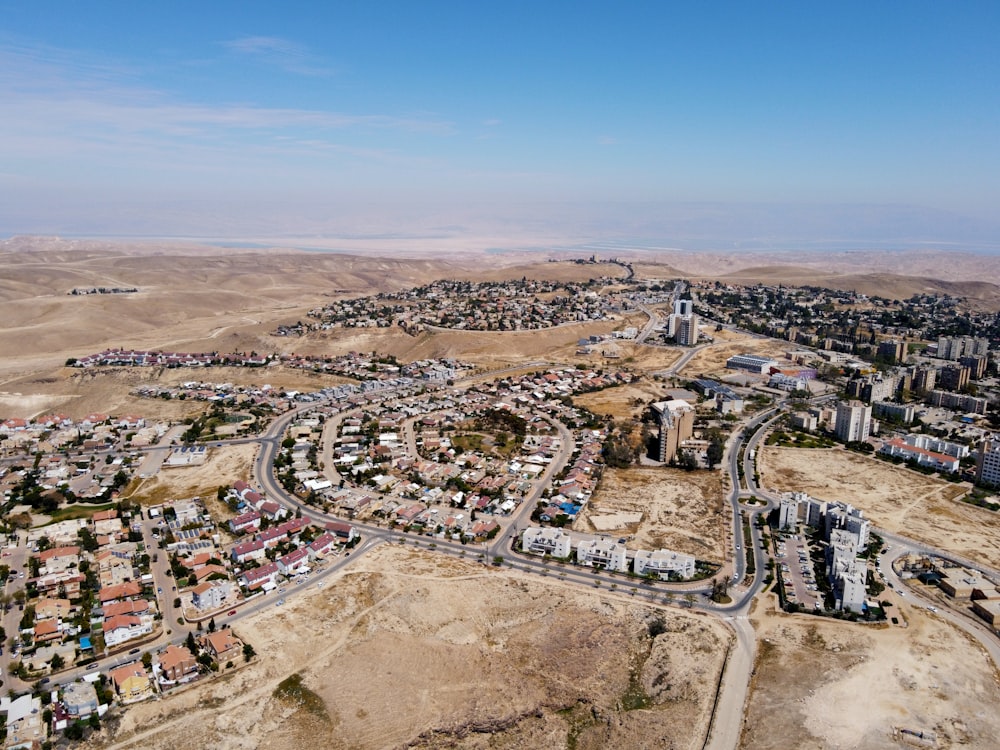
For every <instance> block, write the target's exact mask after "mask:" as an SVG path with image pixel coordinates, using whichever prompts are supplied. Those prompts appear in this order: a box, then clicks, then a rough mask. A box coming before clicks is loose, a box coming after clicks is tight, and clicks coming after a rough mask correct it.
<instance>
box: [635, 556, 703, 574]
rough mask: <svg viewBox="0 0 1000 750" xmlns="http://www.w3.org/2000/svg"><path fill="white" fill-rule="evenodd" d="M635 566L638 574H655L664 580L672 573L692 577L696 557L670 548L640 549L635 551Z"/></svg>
mask: <svg viewBox="0 0 1000 750" xmlns="http://www.w3.org/2000/svg"><path fill="white" fill-rule="evenodd" d="M634 568H635V572H636V575H640V576H644V575H648V574H655V575H657V576H659V577H660V580H663V581H666V580H668V579H669V578H670V574H671V573H673V574H674V575H676V576H679V577H680V578H691V577H692V576H694V571H695V559H694V557H692V556H691V555H685V554H684V553H683V552H674V551H673V550H669V549H657V550H652V551H651V550H644V549H640V550H636V553H635V566H634Z"/></svg>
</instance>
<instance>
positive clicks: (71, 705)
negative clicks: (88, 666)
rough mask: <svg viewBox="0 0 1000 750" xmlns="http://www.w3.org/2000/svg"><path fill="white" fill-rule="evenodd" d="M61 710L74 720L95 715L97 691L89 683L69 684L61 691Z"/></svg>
mask: <svg viewBox="0 0 1000 750" xmlns="http://www.w3.org/2000/svg"><path fill="white" fill-rule="evenodd" d="M62 704H63V708H65V709H66V713H68V714H69V715H70V716H71V717H72V718H74V719H86V718H87V717H88V716H90V715H91V714H95V713H97V690H95V689H94V686H93V685H92V684H91V683H89V682H82V681H80V682H71V683H70V684H69V685H66V686H65V687H63V689H62Z"/></svg>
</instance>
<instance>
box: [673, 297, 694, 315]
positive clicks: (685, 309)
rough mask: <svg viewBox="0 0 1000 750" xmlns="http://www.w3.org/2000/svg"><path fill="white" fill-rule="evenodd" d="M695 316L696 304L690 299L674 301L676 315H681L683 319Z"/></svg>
mask: <svg viewBox="0 0 1000 750" xmlns="http://www.w3.org/2000/svg"><path fill="white" fill-rule="evenodd" d="M692 314H694V302H693V301H692V300H689V299H676V300H674V315H680V316H681V317H682V318H683V317H684V316H685V315H692Z"/></svg>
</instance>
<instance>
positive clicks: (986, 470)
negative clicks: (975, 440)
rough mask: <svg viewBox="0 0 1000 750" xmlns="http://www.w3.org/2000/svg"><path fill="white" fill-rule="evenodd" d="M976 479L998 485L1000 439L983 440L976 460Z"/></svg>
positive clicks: (999, 475)
mask: <svg viewBox="0 0 1000 750" xmlns="http://www.w3.org/2000/svg"><path fill="white" fill-rule="evenodd" d="M976 481H977V482H982V483H983V484H993V485H1000V440H984V441H983V442H982V443H980V445H979V456H978V457H977V460H976Z"/></svg>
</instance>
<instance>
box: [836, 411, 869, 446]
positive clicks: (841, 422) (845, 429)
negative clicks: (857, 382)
mask: <svg viewBox="0 0 1000 750" xmlns="http://www.w3.org/2000/svg"><path fill="white" fill-rule="evenodd" d="M871 421H872V407H871V406H869V405H868V404H863V403H861V402H860V401H841V402H840V403H839V404H837V422H836V426H835V427H834V431H835V432H836V434H837V438H838V439H840V440H843V441H844V442H845V443H857V442H862V441H865V440H867V439H868V434H869V432H868V431H869V425H870V424H871Z"/></svg>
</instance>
